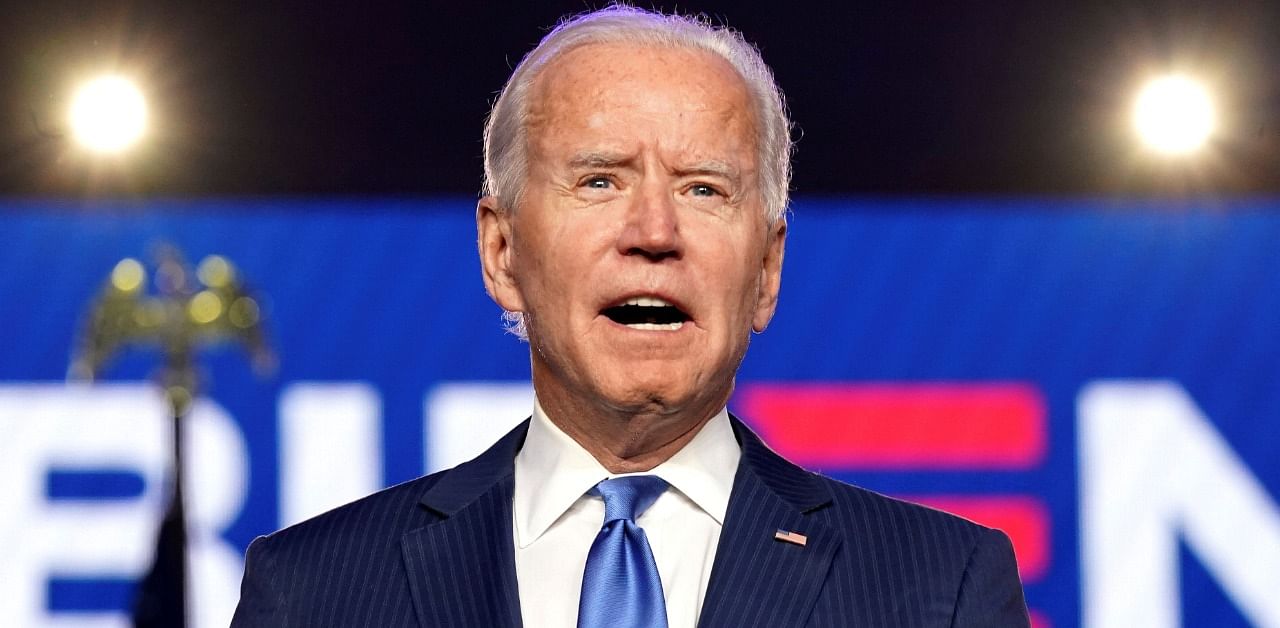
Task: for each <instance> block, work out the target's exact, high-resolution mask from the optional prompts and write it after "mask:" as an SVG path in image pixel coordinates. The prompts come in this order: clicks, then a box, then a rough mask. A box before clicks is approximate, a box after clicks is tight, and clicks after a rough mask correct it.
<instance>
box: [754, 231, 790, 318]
mask: <svg viewBox="0 0 1280 628" xmlns="http://www.w3.org/2000/svg"><path fill="white" fill-rule="evenodd" d="M769 229H770V231H769V241H768V242H767V243H766V244H765V253H764V260H763V262H762V263H761V265H760V296H759V298H757V299H756V311H755V316H754V317H753V318H752V320H751V329H752V330H753V331H755V332H756V333H762V332H764V330H765V328H766V327H768V326H769V321H770V320H772V319H773V313H774V311H775V310H777V308H778V292H779V291H780V290H781V288H782V257H783V254H784V253H785V252H786V243H787V221H786V219H785V218H779V219H778V221H777V223H775V224H774V225H772V226H771V227H770V228H769Z"/></svg>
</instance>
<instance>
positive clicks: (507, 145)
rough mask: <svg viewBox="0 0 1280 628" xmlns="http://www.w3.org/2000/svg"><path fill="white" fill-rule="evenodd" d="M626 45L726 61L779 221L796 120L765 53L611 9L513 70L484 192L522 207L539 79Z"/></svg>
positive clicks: (738, 41) (493, 118)
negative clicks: (589, 53) (555, 64)
mask: <svg viewBox="0 0 1280 628" xmlns="http://www.w3.org/2000/svg"><path fill="white" fill-rule="evenodd" d="M606 43H629V44H637V45H643V46H654V47H664V48H683V49H693V50H703V51H706V52H710V53H712V54H714V55H716V56H718V57H720V58H722V59H724V60H725V61H727V62H728V63H729V65H730V66H731V67H733V69H734V70H735V71H736V72H737V73H738V75H739V76H740V77H742V80H743V82H744V83H746V87H747V93H748V94H749V95H750V99H751V105H752V109H753V113H754V114H755V123H756V162H757V164H758V168H759V185H760V193H761V197H762V200H763V201H764V210H765V218H766V219H767V220H768V221H769V224H773V223H775V222H776V221H777V220H778V219H779V218H781V217H782V215H783V213H785V212H786V210H787V200H788V196H789V194H790V187H791V147H792V144H791V120H790V119H789V118H788V117H787V109H786V105H785V104H784V102H783V98H782V90H780V89H778V84H777V82H776V81H774V78H773V71H772V70H770V69H769V66H768V65H765V62H764V59H762V58H761V57H760V51H759V50H757V49H756V47H755V46H753V45H751V44H750V43H748V42H747V41H746V40H745V39H744V38H743V37H742V34H741V33H739V32H738V31H736V30H733V29H731V28H729V27H727V26H714V25H712V24H711V23H710V22H709V21H708V20H707V19H706V18H705V17H691V16H684V15H678V14H672V15H664V14H661V13H654V12H650V11H646V10H644V9H638V8H635V7H631V6H627V5H621V4H614V5H611V6H608V7H606V8H604V9H600V10H598V11H592V12H590V13H583V14H581V15H577V16H574V17H571V18H567V19H564V20H562V21H561V22H560V23H559V24H558V25H557V26H556V27H555V28H554V29H552V30H551V32H550V33H547V35H546V37H543V38H542V41H540V42H538V45H537V46H535V47H534V49H533V50H531V51H529V53H528V54H526V55H525V56H524V59H521V60H520V63H519V64H517V65H516V69H515V71H513V72H512V73H511V78H509V79H507V84H506V85H505V86H504V87H503V88H502V92H501V93H500V94H499V95H498V99H497V101H495V102H494V103H493V109H492V110H491V111H490V112H489V119H488V121H487V122H486V123H485V127H484V187H483V193H484V194H486V195H492V196H494V197H496V198H497V199H498V204H499V205H500V206H501V207H502V209H503V210H504V211H512V210H514V209H515V208H516V207H517V206H518V205H519V204H520V200H521V195H522V194H523V192H524V185H525V179H526V177H527V176H528V174H529V157H528V137H527V135H528V133H527V131H528V129H527V124H526V122H527V121H528V118H529V93H530V91H532V87H533V84H534V82H535V81H536V80H537V78H538V75H539V74H540V72H541V71H542V69H544V68H545V67H547V65H548V64H550V63H551V62H552V61H554V60H555V59H556V58H557V57H559V56H560V55H562V54H564V53H566V52H569V51H571V50H573V49H576V48H580V47H582V46H586V45H590V44H606ZM503 318H504V319H505V320H506V321H507V330H508V331H510V332H511V333H512V334H515V335H516V336H518V337H520V338H522V339H528V334H527V332H526V326H525V317H524V315H522V314H521V313H520V312H504V313H503Z"/></svg>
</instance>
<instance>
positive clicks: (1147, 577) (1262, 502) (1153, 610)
mask: <svg viewBox="0 0 1280 628" xmlns="http://www.w3.org/2000/svg"><path fill="white" fill-rule="evenodd" d="M1079 412H1080V420H1079V424H1078V426H1077V427H1078V429H1079V447H1080V461H1079V464H1080V513H1081V514H1080V519H1081V530H1080V534H1081V561H1082V578H1083V583H1082V585H1083V597H1084V625H1085V626H1087V627H1088V628H1121V627H1123V628H1130V627H1132V626H1144V627H1147V628H1176V627H1177V626H1179V625H1181V609H1180V603H1179V599H1178V582H1179V573H1178V544H1177V541H1178V537H1179V536H1181V537H1182V538H1183V539H1185V541H1186V543H1187V545H1188V547H1190V549H1191V551H1192V552H1193V553H1194V554H1195V555H1196V556H1197V557H1199V559H1200V561H1201V562H1203V563H1204V565H1205V568H1206V569H1207V570H1208V572H1209V573H1210V574H1212V575H1213V576H1214V577H1215V578H1216V579H1217V580H1218V582H1219V583H1221V584H1222V587H1223V589H1224V590H1225V591H1226V593H1227V595H1228V596H1229V597H1230V598H1231V600H1232V601H1233V602H1234V603H1235V604H1236V605H1237V606H1238V607H1239V608H1240V610H1241V612H1242V613H1243V614H1244V616H1245V617H1247V618H1248V619H1249V620H1250V621H1251V622H1252V623H1254V624H1256V625H1259V626H1280V595H1277V592H1280V511H1278V510H1277V507H1276V504H1275V503H1274V502H1273V501H1272V500H1271V499H1270V497H1269V496H1268V495H1267V492H1266V489H1265V488H1264V487H1263V486H1262V485H1261V484H1260V483H1259V482H1258V480H1257V478H1255V477H1253V475H1251V474H1250V472H1249V470H1248V469H1247V468H1246V467H1245V465H1244V463H1243V462H1242V461H1241V460H1240V459H1239V458H1238V457H1237V456H1236V454H1235V453H1234V452H1233V451H1232V450H1231V447H1230V446H1229V445H1228V444H1227V443H1226V442H1225V441H1224V440H1223V438H1222V437H1221V435H1219V434H1218V432H1217V431H1216V430H1214V429H1213V425H1212V423H1211V422H1210V421H1209V420H1208V419H1207V418H1206V417H1205V416H1204V415H1203V414H1202V413H1201V412H1200V410H1199V408H1198V407H1197V406H1196V404H1195V401H1194V400H1192V399H1191V397H1190V396H1189V395H1188V394H1187V393H1186V391H1185V390H1183V388H1182V387H1181V386H1180V385H1178V384H1177V383H1175V382H1167V381H1117V382H1100V383H1094V384H1090V385H1089V386H1087V387H1086V388H1085V389H1084V390H1083V391H1082V392H1081V394H1080V398H1079Z"/></svg>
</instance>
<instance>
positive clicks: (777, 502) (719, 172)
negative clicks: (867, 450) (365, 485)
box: [234, 7, 1028, 627]
mask: <svg viewBox="0 0 1280 628" xmlns="http://www.w3.org/2000/svg"><path fill="white" fill-rule="evenodd" d="M789 168H790V140H789V123H788V121H787V119H786V115H785V112H784V109H783V105H782V99H781V94H780V93H779V91H778V90H777V87H776V86H775V85H774V82H773V78H772V75H771V73H770V71H769V70H768V68H767V66H765V65H764V63H763V61H761V60H760V58H759V56H758V53H757V52H756V51H755V49H754V48H753V47H751V46H750V45H748V44H746V43H745V42H744V41H743V40H742V39H741V37H740V36H738V35H737V34H736V33H734V32H732V31H728V30H724V29H715V28H711V27H709V26H706V25H704V24H701V23H699V22H696V21H694V20H689V19H685V18H681V17H672V16H660V15H656V14H651V13H647V12H643V11H640V10H636V9H631V8H626V7H612V8H609V9H605V10H603V11H598V12H595V13H591V14H587V15H584V16H580V17H578V18H576V19H574V20H571V21H569V22H567V23H564V24H562V25H561V26H560V27H559V28H557V29H556V30H555V31H553V32H552V33H551V34H549V35H548V36H547V37H546V38H544V39H543V41H542V42H541V43H540V44H539V46H538V47H537V48H535V49H534V50H533V51H532V52H531V53H530V54H529V55H528V56H527V57H526V58H525V59H524V60H523V61H522V62H521V63H520V65H519V66H518V67H517V68H516V70H515V72H514V73H513V75H512V78H511V79H510V81H509V82H508V84H507V86H506V87H505V88H504V90H503V92H502V95H501V96H500V97H499V99H498V101H497V102H496V104H495V105H494V109H493V112H492V114H491V117H490V120H489V123H488V127H487V129H486V135H485V176H486V193H487V195H486V196H485V197H484V198H483V199H481V200H480V202H479V205H478V208H477V212H476V215H477V225H478V232H479V249H480V258H481V265H482V268H483V275H484V282H485V286H486V288H487V289H488V292H489V294H490V295H491V296H492V297H493V299H494V300H495V301H496V302H497V303H498V304H499V305H500V306H502V308H503V309H504V310H505V311H506V312H508V315H509V317H510V318H511V319H512V320H513V321H514V323H515V325H516V327H517V329H518V331H519V333H521V334H525V335H527V338H528V341H529V345H530V355H531V362H532V374H533V384H534V389H535V392H536V397H537V403H536V407H535V408H534V414H533V417H532V418H531V419H530V420H529V421H528V422H526V423H525V424H523V425H521V426H520V427H519V428H517V429H516V430H515V431H513V432H512V433H510V434H508V435H507V436H506V437H504V438H503V439H501V440H500V441H499V442H498V443H497V444H495V445H494V446H493V447H492V448H491V449H489V450H488V451H487V452H485V453H484V454H482V455H481V456H480V457H478V458H476V459H475V460H472V461H470V462H467V463H465V464H462V465H460V466H458V467H456V468H454V469H451V470H448V471H443V472H440V473H437V474H434V475H431V476H427V477H424V478H420V479H417V480H414V481H411V482H408V483H405V484H402V485H399V486H396V487H392V488H390V489H387V490H385V491H382V492H380V493H378V494H375V495H373V496H371V497H368V498H365V499H363V500H360V501H357V502H355V503H353V504H349V505H347V506H344V507H342V508H339V509H337V510H334V511H332V512H329V513H326V514H324V515H321V516H320V517H317V518H315V519H313V520H311V521H308V522H305V523H302V524H299V525H297V526H294V527H292V528H288V529H286V530H283V531H280V532H277V533H275V534H273V535H271V536H268V537H264V538H261V539H258V540H257V541H255V542H254V544H253V545H252V546H251V547H250V549H249V552H248V558H247V565H246V569H245V577H244V585H243V591H242V598H241V603H240V607H239V608H238V609H237V612H236V617H235V620H234V624H235V625H240V626H284V625H289V626H401V625H410V626H411V625H420V626H486V627H487V626H516V625H521V623H523V624H524V625H527V626H537V627H543V626H549V627H555V626H574V625H578V626H667V625H670V626H694V625H698V626H1025V625H1027V623H1028V622H1027V616H1026V608H1025V605H1024V603H1023V599H1022V589H1021V585H1020V584H1019V581H1018V576H1017V570H1016V566H1015V564H1014V558H1013V554H1012V550H1011V548H1010V545H1009V542H1008V540H1007V538H1006V537H1005V536H1004V535H1003V534H1001V533H999V532H997V531H994V530H990V529H986V528H983V527H980V526H977V525H975V524H972V523H970V522H967V521H964V520H961V519H959V518H956V517H953V516H950V515H946V514H943V513H939V512H937V511H933V510H928V509H926V508H923V507H920V506H915V505H910V504H907V503H904V502H900V501H895V500H892V499H889V498H886V497H883V496H880V495H876V494H874V493H871V492H868V491H865V490H862V489H858V488H855V487H852V486H849V485H846V484H841V483H838V482H835V481H833V480H830V479H827V478H823V477H821V476H817V475H814V474H811V473H808V472H805V471H803V470H801V469H799V468H797V467H795V466H793V465H791V464H790V463H788V462H787V461H785V460H783V459H781V458H780V457H778V456H777V455H776V454H774V453H773V452H772V451H770V450H769V449H768V448H767V447H766V446H764V445H763V444H762V443H761V442H760V441H759V440H758V439H757V437H756V436H755V435H754V434H752V433H751V431H750V430H748V429H747V428H746V427H745V426H744V425H743V424H742V423H741V422H739V421H738V420H737V419H736V418H734V417H731V416H730V415H729V414H728V413H727V411H726V410H725V405H726V403H727V402H728V399H729V396H730V393H731V392H732V390H733V385H734V375H735V372H736V371H737V368H738V365H739V363H740V362H741V360H742V358H743V356H744V354H745V352H746V349H747V344H748V341H749V338H750V334H751V332H752V331H754V332H762V331H764V329H765V327H766V326H767V325H768V323H769V320H770V318H771V317H772V315H773V312H774V308H775V306H776V304H777V298H778V291H779V285H780V281H781V269H782V258H783V245H784V242H785V238H786V221H785V219H784V217H783V215H782V214H783V211H784V209H785V207H786V198H787V185H788V178H789ZM477 420H484V419H483V417H477ZM606 478H612V479H610V480H609V481H603V480H606Z"/></svg>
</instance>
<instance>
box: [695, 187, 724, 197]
mask: <svg viewBox="0 0 1280 628" xmlns="http://www.w3.org/2000/svg"><path fill="white" fill-rule="evenodd" d="M689 192H691V193H692V194H693V195H694V196H715V195H717V194H719V192H717V191H716V189H715V188H713V187H711V186H709V185H695V186H693V187H691V188H689Z"/></svg>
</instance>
